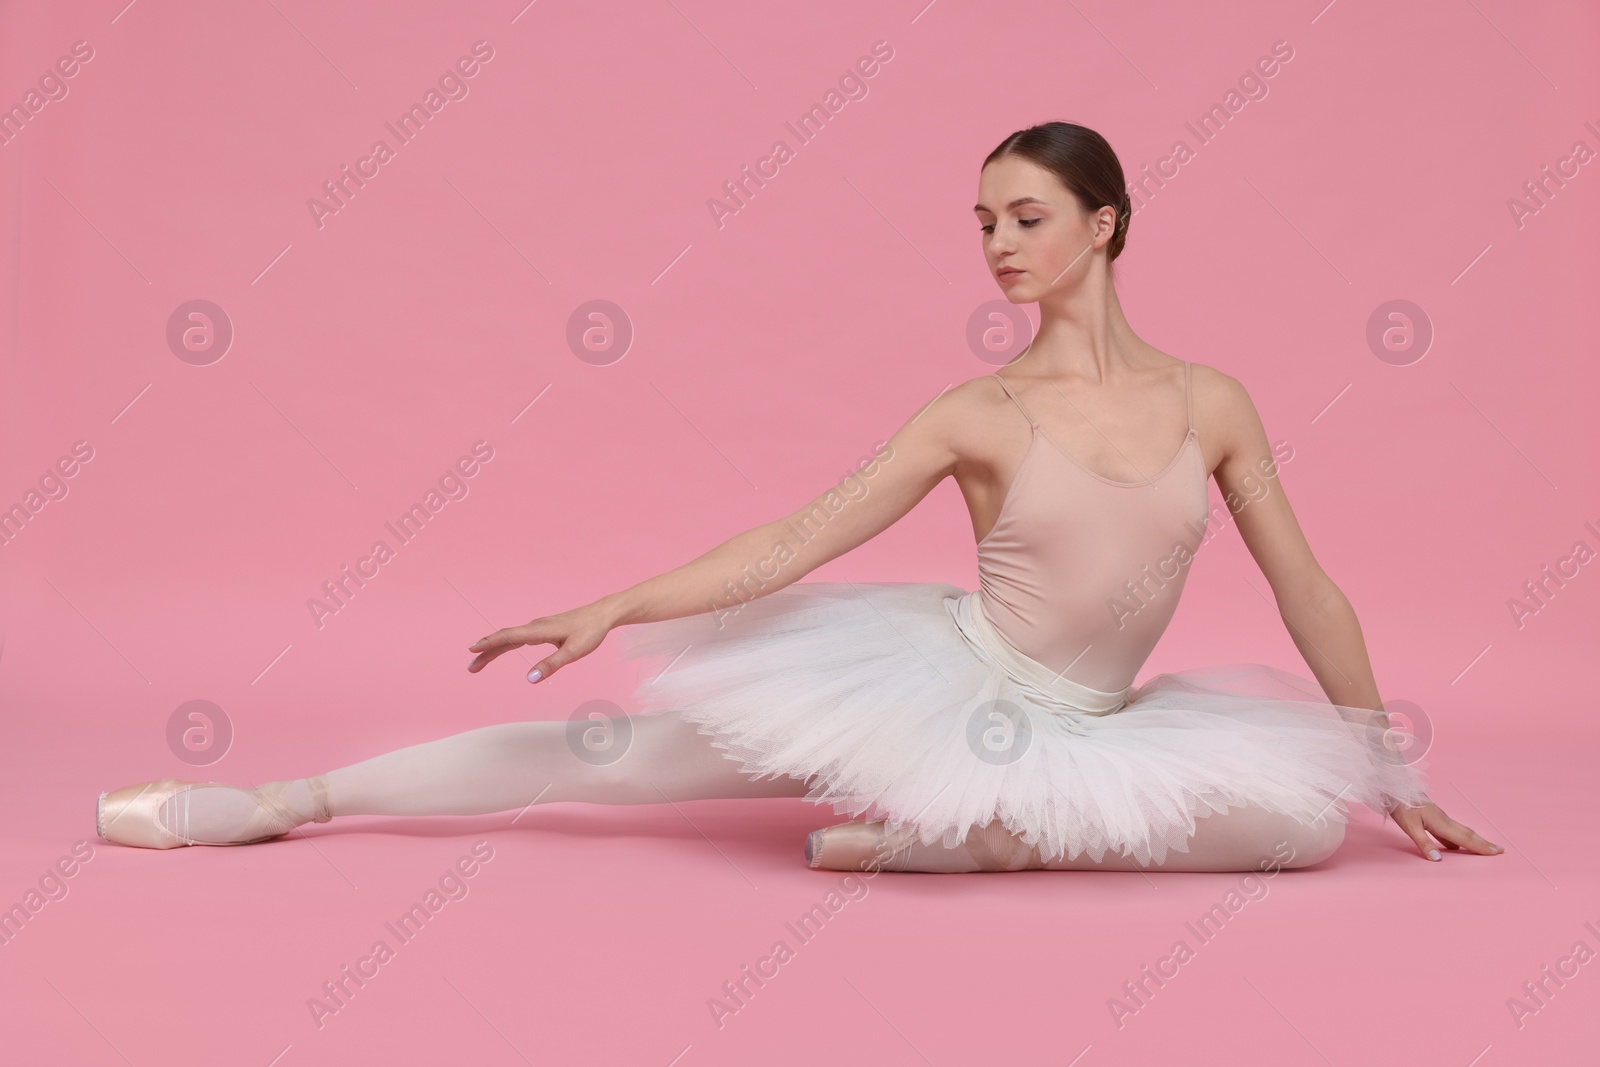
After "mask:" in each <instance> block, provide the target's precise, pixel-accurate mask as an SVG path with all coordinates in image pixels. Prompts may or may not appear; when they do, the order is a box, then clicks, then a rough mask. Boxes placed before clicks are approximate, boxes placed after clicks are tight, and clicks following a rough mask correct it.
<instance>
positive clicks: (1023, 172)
mask: <svg viewBox="0 0 1600 1067" xmlns="http://www.w3.org/2000/svg"><path fill="white" fill-rule="evenodd" d="M973 210H974V211H976V212H977V215H978V225H979V226H980V227H981V229H980V230H979V234H980V236H982V238H983V256H984V260H985V262H986V263H987V264H988V267H989V273H990V274H992V275H994V277H995V280H996V281H998V282H999V283H1000V289H1001V291H1002V292H1004V293H1005V294H1006V299H1008V300H1010V301H1011V302H1012V303H1013V304H1021V303H1027V302H1030V301H1034V300H1038V299H1040V298H1041V297H1043V296H1046V295H1047V294H1049V293H1051V292H1054V291H1057V290H1060V289H1063V288H1071V287H1073V286H1076V285H1077V283H1078V281H1079V280H1080V279H1082V278H1083V277H1084V276H1085V275H1086V274H1087V273H1088V271H1089V268H1090V266H1091V265H1092V264H1093V263H1094V256H1093V255H1092V254H1091V253H1092V252H1093V250H1094V248H1095V247H1096V245H1097V244H1098V245H1099V246H1101V247H1103V246H1104V245H1105V243H1106V241H1109V240H1110V238H1111V227H1112V224H1113V222H1114V218H1115V216H1114V212H1112V210H1111V209H1110V208H1102V209H1101V211H1100V212H1088V211H1085V210H1084V209H1083V206H1082V205H1081V204H1080V203H1079V202H1078V198H1077V197H1075V196H1073V195H1072V193H1071V192H1070V191H1068V189H1067V188H1066V187H1065V186H1063V185H1062V184H1061V181H1060V179H1058V178H1057V177H1056V176H1055V175H1054V174H1052V173H1050V172H1049V171H1048V170H1045V169H1044V168H1043V167H1041V166H1039V165H1038V164H1037V163H1032V162H1029V161H1028V160H1026V159H1023V158H1021V157H1020V156H1003V157H1002V158H1000V159H997V160H995V161H994V162H993V163H990V164H989V165H988V166H987V167H984V168H983V172H982V173H981V174H979V176H978V203H977V205H976V206H975V207H974V209H973ZM1102 237H1103V238H1104V240H1101V238H1102ZM1016 271H1020V273H1014V272H1016Z"/></svg>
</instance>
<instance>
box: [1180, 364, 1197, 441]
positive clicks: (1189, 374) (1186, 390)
mask: <svg viewBox="0 0 1600 1067" xmlns="http://www.w3.org/2000/svg"><path fill="white" fill-rule="evenodd" d="M1183 394H1184V403H1185V404H1187V405H1188V408H1189V429H1190V430H1191V431H1193V430H1194V364H1193V363H1190V362H1189V361H1188V360H1184V362H1183Z"/></svg>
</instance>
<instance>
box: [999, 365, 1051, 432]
mask: <svg viewBox="0 0 1600 1067" xmlns="http://www.w3.org/2000/svg"><path fill="white" fill-rule="evenodd" d="M989 377H991V378H993V379H994V380H995V381H997V382H999V383H1000V388H1002V389H1004V390H1005V391H1006V396H1009V397H1010V398H1011V400H1012V402H1013V403H1015V404H1016V405H1017V407H1018V409H1020V410H1021V412H1022V417H1023V418H1025V419H1027V420H1028V425H1029V426H1035V427H1037V426H1038V425H1039V422H1038V420H1037V419H1035V418H1034V417H1033V412H1031V411H1029V410H1028V406H1027V405H1026V404H1024V403H1023V402H1022V400H1021V398H1020V397H1018V396H1017V394H1016V393H1014V392H1012V391H1011V386H1009V385H1007V384H1006V380H1005V379H1004V378H1002V377H1000V375H998V374H991V375H989Z"/></svg>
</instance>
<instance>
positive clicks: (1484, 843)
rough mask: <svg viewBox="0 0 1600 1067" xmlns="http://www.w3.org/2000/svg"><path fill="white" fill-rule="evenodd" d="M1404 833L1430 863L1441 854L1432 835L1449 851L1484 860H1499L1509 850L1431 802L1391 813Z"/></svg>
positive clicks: (1404, 807) (1401, 807)
mask: <svg viewBox="0 0 1600 1067" xmlns="http://www.w3.org/2000/svg"><path fill="white" fill-rule="evenodd" d="M1389 816H1390V817H1391V818H1392V819H1394V821H1395V822H1396V823H1398V824H1399V826H1400V829H1402V830H1404V831H1405V832H1406V835H1407V836H1408V837H1410V838H1411V840H1412V841H1414V842H1416V845H1417V848H1418V850H1419V851H1421V853H1422V854H1423V855H1424V856H1426V857H1427V858H1428V859H1430V860H1438V859H1439V858H1440V856H1439V850H1438V849H1436V848H1434V847H1433V841H1432V840H1431V839H1430V838H1429V836H1428V835H1429V834H1432V835H1433V837H1435V838H1438V839H1439V841H1440V842H1441V843H1442V844H1443V845H1444V847H1445V848H1451V849H1457V850H1459V849H1462V848H1465V849H1466V850H1467V851H1468V852H1476V853H1478V854H1479V855H1480V856H1498V855H1499V854H1500V853H1502V852H1504V851H1505V849H1503V848H1501V847H1500V846H1499V845H1497V844H1495V843H1494V842H1493V841H1489V840H1486V839H1485V838H1483V837H1480V836H1479V835H1478V832H1477V831H1476V830H1474V829H1473V828H1472V827H1470V826H1463V825H1462V824H1461V823H1458V822H1456V821H1455V820H1454V819H1452V818H1451V817H1450V816H1448V815H1446V814H1445V813H1444V811H1443V810H1441V809H1440V807H1439V805H1437V804H1435V803H1433V801H1431V800H1430V801H1428V802H1427V803H1426V804H1420V805H1418V806H1417V807H1414V808H1413V807H1407V806H1405V805H1400V806H1398V807H1396V808H1395V809H1394V810H1393V811H1391V812H1390V813H1389Z"/></svg>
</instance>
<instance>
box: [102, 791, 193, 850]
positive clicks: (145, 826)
mask: <svg viewBox="0 0 1600 1067" xmlns="http://www.w3.org/2000/svg"><path fill="white" fill-rule="evenodd" d="M193 784H194V783H192V782H185V781H181V780H179V779H177V778H164V779H162V780H161V781H159V782H141V783H140V784H138V785H129V786H123V787H122V788H121V789H113V790H112V791H111V792H109V793H101V794H100V799H99V801H98V802H97V803H96V805H95V831H96V832H97V833H98V834H99V835H100V836H101V838H103V839H104V840H106V841H110V842H111V843H112V844H116V845H132V846H134V847H135V848H177V847H179V846H180V845H187V844H189V842H187V841H185V840H183V839H182V838H180V837H179V836H178V835H177V834H174V833H173V832H172V831H171V830H168V829H167V828H166V827H165V826H163V825H162V824H161V805H163V804H165V803H166V802H167V800H168V799H170V798H171V797H173V796H175V795H177V794H178V793H181V792H182V791H183V790H185V789H187V788H189V786H191V785H193Z"/></svg>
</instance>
